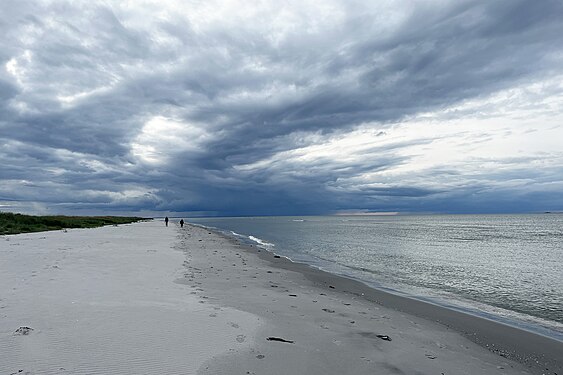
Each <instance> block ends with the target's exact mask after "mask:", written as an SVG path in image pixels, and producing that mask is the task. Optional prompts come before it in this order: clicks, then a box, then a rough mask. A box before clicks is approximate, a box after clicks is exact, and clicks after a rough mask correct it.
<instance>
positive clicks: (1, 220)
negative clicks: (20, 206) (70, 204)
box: [0, 212, 145, 235]
mask: <svg viewBox="0 0 563 375" xmlns="http://www.w3.org/2000/svg"><path fill="white" fill-rule="evenodd" d="M144 219H145V218H142V217H123V216H30V215H22V214H14V213H10V212H0V235H3V234H17V233H29V232H42V231H46V230H57V229H64V228H95V227H101V226H104V225H114V224H127V223H133V222H136V221H140V220H144Z"/></svg>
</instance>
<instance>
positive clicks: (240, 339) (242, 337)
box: [236, 335, 246, 343]
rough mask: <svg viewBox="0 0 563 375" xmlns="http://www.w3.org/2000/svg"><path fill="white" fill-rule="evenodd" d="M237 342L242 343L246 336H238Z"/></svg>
mask: <svg viewBox="0 0 563 375" xmlns="http://www.w3.org/2000/svg"><path fill="white" fill-rule="evenodd" d="M236 340H237V342H241V343H242V342H244V340H246V336H245V335H238V336H237V339H236Z"/></svg>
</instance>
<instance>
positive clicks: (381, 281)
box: [189, 214, 563, 341]
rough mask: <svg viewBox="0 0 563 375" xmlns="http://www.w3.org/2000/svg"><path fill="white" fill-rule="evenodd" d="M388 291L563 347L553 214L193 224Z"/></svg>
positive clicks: (562, 262)
mask: <svg viewBox="0 0 563 375" xmlns="http://www.w3.org/2000/svg"><path fill="white" fill-rule="evenodd" d="M189 221H190V222H192V223H195V224H199V225H203V226H208V227H213V228H217V229H220V230H222V231H223V232H224V233H227V234H229V235H231V236H235V237H237V238H239V239H241V240H243V241H247V242H253V243H255V244H256V245H258V246H261V247H263V248H265V249H268V250H270V251H273V252H275V253H276V254H279V255H282V256H286V257H288V258H290V259H292V260H294V261H298V262H302V263H307V264H310V265H312V266H314V267H318V268H321V269H324V270H326V271H329V272H333V273H337V274H341V275H346V276H349V277H353V278H356V279H359V280H361V281H363V282H365V283H366V284H368V285H370V286H372V287H374V288H380V289H384V290H387V291H390V292H393V293H397V294H402V295H406V296H409V297H412V298H417V299H422V300H426V301H429V302H432V303H436V304H440V305H444V306H446V307H449V308H455V309H459V310H463V311H466V312H469V313H473V314H477V315H481V316H484V317H487V318H490V319H495V320H499V321H502V322H505V323H508V324H512V325H516V326H519V327H521V328H524V329H528V330H532V331H536V332H538V333H541V334H544V335H548V336H551V337H554V338H556V339H558V340H562V341H563V215H561V214H537V215H404V216H402V215H399V216H307V217H245V218H198V219H190V220H189Z"/></svg>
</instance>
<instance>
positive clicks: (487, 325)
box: [188, 223, 563, 374]
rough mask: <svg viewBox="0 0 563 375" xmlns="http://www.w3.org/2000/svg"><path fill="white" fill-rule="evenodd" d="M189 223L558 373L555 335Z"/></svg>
mask: <svg viewBox="0 0 563 375" xmlns="http://www.w3.org/2000/svg"><path fill="white" fill-rule="evenodd" d="M188 225H189V226H192V227H195V228H198V227H199V228H202V229H203V230H209V231H211V232H213V233H215V234H217V235H219V236H221V237H223V238H224V239H226V240H227V241H229V242H231V243H232V244H234V245H236V246H239V247H241V249H242V250H244V251H246V252H247V253H250V254H253V255H255V256H258V257H259V258H260V259H262V260H264V261H267V262H269V263H270V265H271V266H272V267H275V268H278V269H283V270H287V271H291V272H297V273H300V274H302V275H303V276H304V277H305V278H306V279H307V280H308V281H310V282H311V283H313V285H315V286H318V287H320V288H323V289H325V290H327V291H331V292H339V293H343V294H348V295H351V296H355V297H356V298H362V299H364V300H365V301H368V302H370V303H374V304H376V305H379V306H383V307H386V308H390V309H392V310H395V311H398V312H401V313H406V314H409V315H413V316H416V317H419V318H422V319H425V320H427V321H430V322H436V323H438V324H440V325H442V326H444V327H446V328H447V329H452V330H454V331H455V332H457V333H459V334H460V335H462V336H463V337H465V338H467V339H469V340H470V341H472V342H474V343H476V344H477V345H479V346H481V347H483V348H485V349H486V350H488V351H490V352H492V353H494V354H495V355H498V356H499V357H503V358H507V359H510V360H513V361H516V362H518V363H520V364H523V365H524V366H526V367H528V368H529V369H530V370H531V371H532V372H533V373H537V374H545V373H549V374H561V373H563V358H562V357H561V353H563V342H562V341H559V340H557V339H555V338H552V337H549V336H546V335H542V334H540V333H537V332H533V331H529V330H526V329H523V328H520V327H515V326H512V325H509V324H505V323H503V322H500V321H496V320H492V319H487V318H486V317H482V316H478V315H474V314H471V313H466V312H463V311H459V310H456V309H453V308H448V307H446V306H441V305H438V304H433V303H431V302H427V301H423V300H419V299H416V298H410V297H408V296H402V295H399V294H394V293H391V292H387V291H385V290H381V289H377V288H374V287H372V286H370V285H368V284H366V283H364V282H362V281H361V280H357V279H354V278H350V277H347V276H345V275H338V274H333V273H330V272H328V271H324V270H322V269H319V268H316V267H313V266H311V265H308V264H305V263H299V262H296V261H293V260H291V259H289V258H287V257H284V256H279V255H276V254H275V253H274V252H272V251H270V250H268V249H265V248H262V247H258V246H256V245H250V244H248V243H246V242H245V241H241V240H239V239H237V237H236V236H229V235H228V234H226V233H223V232H222V231H221V230H220V229H218V228H209V227H205V226H201V225H199V224H192V223H188Z"/></svg>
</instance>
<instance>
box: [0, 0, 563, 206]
mask: <svg viewBox="0 0 563 375" xmlns="http://www.w3.org/2000/svg"><path fill="white" fill-rule="evenodd" d="M373 3H374V4H366V3H365V2H359V1H358V2H355V1H318V2H317V1H305V2H303V1H286V2H283V3H280V2H276V1H261V2H258V3H256V4H254V5H253V6H252V7H249V6H248V4H247V3H245V2H237V1H217V2H214V1H206V2H191V3H187V4H186V2H184V1H176V2H175V1H168V2H166V3H164V4H163V3H161V2H157V1H144V2H138V1H131V2H126V1H106V2H104V3H103V5H101V4H94V3H90V2H84V3H80V4H79V3H77V2H65V1H42V2H37V1H29V2H26V1H19V0H18V1H15V0H14V1H9V0H8V1H3V2H2V4H1V5H0V8H2V9H1V11H2V14H3V22H2V23H0V35H1V36H0V144H2V147H1V148H0V180H1V184H0V209H3V208H4V209H6V208H7V209H14V210H21V211H28V212H41V211H45V212H62V213H78V212H85V213H98V212H109V211H113V212H158V211H163V212H169V211H170V212H191V213H194V214H218V215H252V214H315V213H329V212H337V211H340V210H374V211H408V212H410V211H432V212H515V211H543V210H563V151H562V150H561V147H560V142H558V140H560V139H563V124H562V120H563V83H562V82H563V80H562V78H563V68H562V67H563V39H562V38H561V37H560V36H561V35H563V21H561V15H563V5H562V3H561V2H560V1H556V0H553V1H549V0H548V1H543V2H541V3H540V2H532V1H518V0H515V1H512V0H511V1H495V2H490V1H459V2H444V1H424V2H419V1H416V2H415V1H392V2H373Z"/></svg>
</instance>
